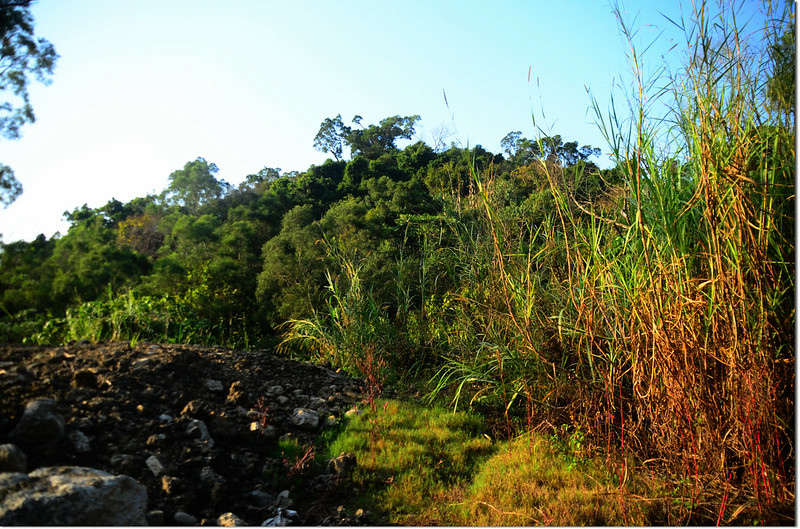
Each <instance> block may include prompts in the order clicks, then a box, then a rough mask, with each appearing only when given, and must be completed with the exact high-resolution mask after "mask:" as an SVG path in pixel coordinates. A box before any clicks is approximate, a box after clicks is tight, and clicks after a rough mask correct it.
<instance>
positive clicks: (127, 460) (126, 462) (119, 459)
mask: <svg viewBox="0 0 800 529" xmlns="http://www.w3.org/2000/svg"><path fill="white" fill-rule="evenodd" d="M111 467H112V468H114V469H115V470H117V471H118V472H120V473H121V474H133V473H135V472H136V471H137V467H138V465H137V464H136V457H134V456H132V455H130V454H114V455H113V456H111Z"/></svg>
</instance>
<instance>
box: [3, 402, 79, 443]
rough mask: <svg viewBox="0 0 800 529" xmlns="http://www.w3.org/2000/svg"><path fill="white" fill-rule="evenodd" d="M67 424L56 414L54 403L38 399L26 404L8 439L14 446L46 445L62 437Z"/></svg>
mask: <svg viewBox="0 0 800 529" xmlns="http://www.w3.org/2000/svg"><path fill="white" fill-rule="evenodd" d="M66 427H67V424H66V422H65V421H64V417H62V416H61V415H59V414H58V413H57V412H56V401H54V400H53V399H38V400H34V401H31V402H29V403H28V405H27V406H26V407H25V411H24V412H23V413H22V418H21V419H20V421H19V423H18V424H17V426H16V428H14V430H12V432H11V433H10V434H9V438H10V439H11V441H13V442H14V443H16V444H21V445H26V444H28V445H30V444H47V443H52V442H55V441H58V440H60V439H61V438H62V437H64V433H65V431H66Z"/></svg>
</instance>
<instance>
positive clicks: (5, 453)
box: [0, 444, 28, 472]
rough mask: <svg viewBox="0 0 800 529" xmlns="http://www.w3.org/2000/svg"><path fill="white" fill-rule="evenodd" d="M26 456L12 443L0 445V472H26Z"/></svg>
mask: <svg viewBox="0 0 800 529" xmlns="http://www.w3.org/2000/svg"><path fill="white" fill-rule="evenodd" d="M27 471H28V458H27V457H26V456H25V453H24V452H23V451H22V450H20V449H19V447H17V445H14V444H4V445H0V472H27Z"/></svg>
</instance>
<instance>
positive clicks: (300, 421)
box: [292, 408, 319, 432]
mask: <svg viewBox="0 0 800 529" xmlns="http://www.w3.org/2000/svg"><path fill="white" fill-rule="evenodd" d="M292 424H293V425H294V426H297V427H298V428H302V429H304V430H308V431H310V432H313V431H314V430H316V429H317V428H318V427H319V413H317V412H316V411H314V410H309V409H308V408H295V410H294V413H293V414H292Z"/></svg>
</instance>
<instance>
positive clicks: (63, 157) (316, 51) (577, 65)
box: [0, 0, 691, 242]
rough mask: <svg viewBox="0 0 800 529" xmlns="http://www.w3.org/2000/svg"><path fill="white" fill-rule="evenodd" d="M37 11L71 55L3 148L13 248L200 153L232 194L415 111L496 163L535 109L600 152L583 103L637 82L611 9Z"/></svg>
mask: <svg viewBox="0 0 800 529" xmlns="http://www.w3.org/2000/svg"><path fill="white" fill-rule="evenodd" d="M629 5H632V6H633V7H632V9H630V10H629V11H627V12H626V13H625V16H626V17H628V18H630V19H633V18H634V17H637V18H636V23H635V24H634V27H636V28H641V31H642V33H641V35H642V39H643V41H647V40H650V39H652V38H654V37H656V36H657V35H659V32H660V31H661V30H665V32H664V33H663V34H661V37H660V38H659V39H658V41H657V46H656V47H655V48H654V49H653V50H651V51H650V52H649V53H650V56H651V57H652V61H653V64H654V66H657V65H658V64H659V63H660V62H661V60H662V59H661V53H662V51H663V50H666V49H668V48H669V47H670V45H671V41H670V39H671V38H677V37H679V35H677V33H676V32H675V30H674V28H672V27H671V24H669V23H668V22H666V20H665V19H664V18H663V16H662V15H661V14H659V12H658V10H662V11H666V13H668V14H669V15H670V16H672V17H675V15H676V13H678V3H677V2H673V1H666V2H665V1H663V0H659V1H636V2H629ZM688 6H689V8H690V7H691V4H690V3H688ZM32 13H33V15H34V18H35V20H36V33H37V35H39V36H41V37H44V38H46V39H48V40H49V41H50V42H52V43H53V44H54V45H55V47H56V50H57V52H58V53H59V54H60V56H61V57H60V59H59V61H58V63H57V66H56V70H55V74H54V76H53V83H52V84H51V85H50V86H42V85H40V84H38V83H33V85H32V86H31V89H30V92H31V100H32V104H33V106H34V110H35V112H36V116H37V121H36V123H34V124H31V125H28V126H26V127H25V128H24V129H23V137H22V139H21V140H19V141H16V142H9V141H2V142H0V160H2V162H3V163H5V164H8V165H10V166H11V167H12V168H13V169H14V171H15V172H16V175H17V178H18V180H20V182H21V183H22V184H23V186H24V192H23V194H22V195H21V196H20V198H19V199H17V201H16V202H15V203H14V204H12V205H11V206H9V207H8V208H6V209H5V210H0V233H2V236H3V241H4V242H11V241H14V240H18V239H26V240H30V239H32V238H34V237H35V236H36V235H37V234H39V233H44V234H45V235H46V236H48V237H50V236H52V235H53V234H54V233H55V232H56V231H59V230H60V231H61V232H62V233H66V229H67V227H68V224H67V223H65V222H64V221H63V220H62V214H63V212H64V211H67V210H68V211H71V210H73V209H74V208H76V207H79V206H81V205H82V204H84V203H87V204H88V205H89V206H90V207H99V206H101V205H103V204H105V203H106V202H107V201H108V200H110V199H111V198H112V197H113V198H116V199H118V200H121V201H128V200H131V199H132V198H134V197H137V196H144V195H146V194H147V193H151V192H160V191H161V190H162V189H164V187H166V185H167V178H168V176H169V174H170V173H171V172H172V171H174V170H176V169H179V168H181V167H182V166H183V165H184V164H185V163H186V162H187V161H190V160H194V159H195V158H197V157H198V156H202V157H204V158H205V159H206V160H208V161H209V162H214V163H215V164H217V166H218V167H219V168H220V172H219V174H218V177H220V178H224V179H225V180H227V181H228V182H230V183H232V184H238V183H239V182H241V181H242V180H243V179H244V178H245V176H246V175H248V174H251V173H255V172H257V171H258V170H260V169H261V168H263V167H265V166H269V167H280V168H282V169H283V170H284V171H288V170H305V169H307V168H308V167H309V166H310V165H311V164H320V163H322V162H323V161H324V160H325V158H326V155H325V154H323V153H319V152H317V151H315V150H314V148H313V138H314V136H315V134H316V133H317V131H318V130H319V125H320V123H321V122H322V121H323V120H324V119H325V118H326V117H333V116H336V115H337V114H341V115H342V117H343V119H344V120H345V121H347V122H349V120H350V119H351V118H352V117H353V116H354V115H355V114H359V115H361V116H363V118H364V122H365V123H377V122H378V121H380V120H381V119H383V118H385V117H388V116H392V115H402V116H405V115H414V114H419V115H420V116H421V117H422V120H421V122H420V125H419V126H418V127H417V136H418V139H422V140H424V141H426V142H428V143H432V141H433V137H434V136H435V135H436V134H437V131H441V130H449V131H451V132H452V133H453V136H451V137H450V138H449V139H448V141H455V142H457V143H460V144H461V145H464V146H466V145H469V146H474V145H476V144H480V145H482V146H483V147H484V148H486V149H488V150H490V151H492V152H500V151H501V148H500V140H501V139H502V138H503V136H505V134H506V133H508V132H509V131H513V130H519V131H522V134H523V136H526V137H529V138H531V137H535V135H536V132H535V130H534V126H533V123H532V119H531V114H532V113H534V114H535V115H536V119H537V125H539V126H541V127H542V128H544V129H545V131H547V132H549V133H553V134H561V135H562V136H564V137H565V138H566V139H568V140H576V141H578V142H580V144H581V145H583V144H591V145H593V146H596V147H600V148H602V149H603V152H604V153H605V152H607V151H608V147H607V144H606V143H605V141H604V139H603V138H602V136H601V134H600V132H599V130H598V128H597V126H596V125H594V119H595V118H594V115H593V114H592V112H591V111H590V110H589V107H590V105H591V101H590V98H589V95H588V94H587V91H586V89H587V88H589V89H590V90H591V93H592V95H593V96H594V97H595V98H596V99H597V100H598V102H599V103H600V105H601V107H602V108H606V107H607V103H608V101H609V96H610V94H611V91H612V88H613V86H614V82H615V80H616V81H619V80H620V78H622V79H629V77H626V76H627V73H628V71H629V66H628V62H627V59H626V51H627V50H628V45H627V43H626V41H625V40H624V38H623V37H622V35H621V33H620V32H619V29H618V26H617V22H616V19H615V17H614V15H613V13H612V8H611V5H610V4H609V3H608V2H606V1H604V0H599V1H594V0H583V1H575V0H564V1H561V2H553V1H547V2H545V1H539V0H517V1H511V0H499V1H492V2H488V1H486V2H479V1H465V0H458V1H444V0H406V1H403V2H399V1H392V2H389V1H355V0H339V1H336V2H332V1H303V0H292V1H281V2H278V1H268V0H235V1H230V2H219V1H206V0H170V1H162V0H113V1H108V0H69V1H64V0H40V1H39V2H38V3H37V4H35V5H34V7H33V8H32ZM637 14H638V15H637ZM529 69H530V72H531V80H530V82H529V80H528V74H529ZM443 92H444V93H445V94H446V97H447V102H448V105H449V108H448V106H447V105H445V100H444V97H443ZM542 115H544V117H542ZM598 162H599V163H600V165H601V166H605V167H607V166H608V165H609V162H608V157H607V156H605V155H604V156H603V157H602V159H601V160H598Z"/></svg>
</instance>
